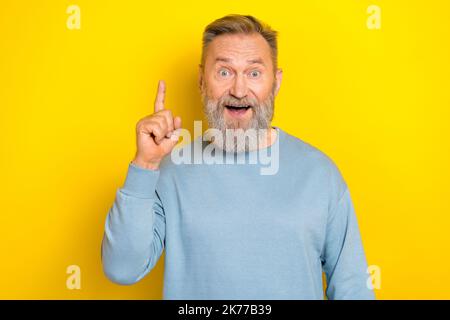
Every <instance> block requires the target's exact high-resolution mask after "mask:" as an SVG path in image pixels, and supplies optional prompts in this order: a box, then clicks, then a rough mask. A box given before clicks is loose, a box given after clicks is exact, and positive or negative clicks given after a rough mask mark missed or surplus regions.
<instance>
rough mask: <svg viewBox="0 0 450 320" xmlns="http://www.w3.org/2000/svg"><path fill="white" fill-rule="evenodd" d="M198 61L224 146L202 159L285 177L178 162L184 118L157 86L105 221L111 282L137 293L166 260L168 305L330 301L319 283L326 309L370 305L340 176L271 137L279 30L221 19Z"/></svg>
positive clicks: (292, 143)
mask: <svg viewBox="0 0 450 320" xmlns="http://www.w3.org/2000/svg"><path fill="white" fill-rule="evenodd" d="M201 60H202V63H201V64H200V70H199V87H200V90H201V94H202V99H203V105H204V111H205V114H206V116H207V118H208V121H209V126H210V127H211V128H213V129H216V130H218V131H219V132H221V133H223V138H224V139H223V140H222V139H221V137H220V135H216V136H215V139H211V140H210V141H209V143H208V140H206V141H202V140H200V141H201V143H202V148H205V147H208V145H209V146H210V145H217V146H219V147H220V148H217V149H216V150H215V153H217V152H218V150H223V154H224V155H227V156H228V155H230V154H231V155H233V156H237V157H239V156H242V155H245V156H249V155H254V154H255V153H256V152H259V151H261V150H265V151H270V152H271V153H273V154H274V155H276V156H277V157H278V162H279V164H278V169H277V171H276V172H275V173H273V174H268V175H264V174H261V172H260V170H259V169H260V166H261V164H259V163H257V164H223V163H222V164H220V163H219V164H218V163H214V164H210V163H204V162H201V163H194V164H191V163H181V164H176V163H174V161H172V157H171V155H172V153H173V151H174V150H175V149H176V148H175V149H174V147H175V145H176V144H177V141H178V137H179V132H180V130H181V119H180V118H179V117H173V115H172V113H171V112H170V110H168V109H165V106H164V95H165V83H164V82H163V81H160V82H159V86H158V92H157V96H156V100H155V105H154V113H153V114H152V115H149V116H147V117H145V118H143V119H141V120H140V121H139V122H138V123H137V126H136V134H137V152H136V155H135V158H134V159H133V161H132V162H131V163H130V164H129V167H128V173H127V177H126V180H125V183H124V186H123V188H121V189H119V190H118V191H117V194H116V200H115V202H114V204H113V206H112V208H111V209H110V212H109V213H108V216H107V218H106V224H105V234H104V239H103V242H102V263H103V269H104V272H105V274H106V275H107V276H108V278H109V279H111V280H112V281H114V282H116V283H119V284H124V285H129V284H133V283H136V282H137V281H139V280H141V279H142V278H143V277H144V276H145V275H146V274H148V272H150V271H151V270H152V268H153V267H154V266H155V264H156V263H157V261H158V259H159V257H160V256H161V254H162V251H163V250H164V249H165V272H164V292H163V296H164V299H323V298H324V294H323V290H322V289H323V284H322V272H325V275H326V281H327V289H326V292H325V294H326V296H327V298H328V299H374V294H373V291H372V289H369V288H368V286H367V285H366V283H367V278H368V274H367V273H366V269H367V264H366V258H365V254H364V251H363V247H362V242H361V238H360V234H359V230H358V224H357V219H356V216H355V212H354V209H353V206H352V201H351V198H350V194H349V190H348V187H347V185H346V182H345V181H344V179H343V177H342V176H341V174H340V172H339V170H338V168H337V167H336V166H335V164H334V163H333V161H332V160H331V159H330V158H329V157H328V156H326V155H325V154H324V153H322V152H321V151H319V150H318V149H316V148H315V147H313V146H311V145H310V144H308V143H306V142H304V141H302V140H300V139H298V138H296V137H294V136H292V135H290V134H288V133H286V132H285V131H283V130H282V129H281V128H278V127H273V126H271V120H272V117H273V109H274V97H275V96H276V95H277V94H278V91H279V89H280V84H281V79H282V70H281V69H279V68H278V67H277V41H276V31H274V30H272V29H271V28H270V27H269V26H267V25H266V24H263V23H261V22H260V21H258V20H257V19H255V18H254V17H252V16H242V15H228V16H225V17H223V18H221V19H218V20H216V21H214V22H213V23H211V24H210V25H208V26H207V27H206V29H205V32H204V35H203V53H202V59H201ZM232 129H236V130H239V129H240V130H252V129H256V130H259V129H260V130H261V132H263V135H258V136H255V135H253V136H252V135H250V138H249V139H246V140H245V143H244V144H242V143H240V144H239V143H236V141H235V138H234V137H233V139H232V141H231V140H230V139H229V138H228V136H227V135H226V134H225V131H227V130H232ZM255 138H256V140H257V144H256V147H255V144H254V143H253V144H252V143H250V142H252V141H253V142H254V141H255ZM261 138H262V139H261ZM200 139H202V138H201V137H200ZM227 139H228V140H227ZM225 141H226V142H227V143H224V142H225ZM204 142H206V143H204ZM194 143H195V142H194ZM192 145H193V144H192V143H191V144H188V145H185V146H184V147H182V150H184V151H188V150H191V149H190V148H191V147H192ZM169 154H170V155H169Z"/></svg>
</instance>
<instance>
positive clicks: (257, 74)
mask: <svg viewBox="0 0 450 320" xmlns="http://www.w3.org/2000/svg"><path fill="white" fill-rule="evenodd" d="M260 74H261V72H260V71H258V70H253V71H251V72H250V77H251V78H258V77H259V75H260Z"/></svg>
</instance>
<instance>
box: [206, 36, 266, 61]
mask: <svg viewBox="0 0 450 320" xmlns="http://www.w3.org/2000/svg"><path fill="white" fill-rule="evenodd" d="M217 58H226V59H229V60H230V62H241V61H247V60H256V59H261V60H263V61H264V63H269V61H271V50H270V46H269V44H268V43H267V41H266V40H265V39H264V38H263V37H262V36H261V35H260V34H258V33H255V34H224V35H220V36H217V37H216V38H214V40H213V41H211V43H210V44H209V45H208V48H207V52H206V61H207V63H208V61H209V62H210V63H215V62H216V60H217Z"/></svg>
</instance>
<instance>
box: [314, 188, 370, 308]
mask: <svg viewBox="0 0 450 320" xmlns="http://www.w3.org/2000/svg"><path fill="white" fill-rule="evenodd" d="M322 266H323V270H324V272H325V275H326V279H327V289H326V292H325V294H326V296H327V298H328V299H330V300H342V299H351V300H366V299H367V300H372V299H375V295H374V292H373V289H371V288H368V286H367V279H368V277H369V274H368V273H367V262H366V257H365V254H364V249H363V245H362V241H361V236H360V232H359V229H358V222H357V219H356V215H355V211H354V208H353V204H352V200H351V197H350V193H349V190H348V188H347V187H345V191H344V193H343V195H342V196H341V197H340V199H339V200H338V202H337V204H336V205H335V206H334V207H332V208H331V209H330V214H329V217H328V223H327V234H326V240H325V246H324V250H323V255H322Z"/></svg>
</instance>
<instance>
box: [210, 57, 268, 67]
mask: <svg viewBox="0 0 450 320" xmlns="http://www.w3.org/2000/svg"><path fill="white" fill-rule="evenodd" d="M217 62H231V59H229V58H224V57H217V58H216V60H215V63H217ZM247 62H248V63H250V64H255V63H257V64H261V65H263V66H265V63H264V61H263V60H262V59H261V58H256V59H249V60H247Z"/></svg>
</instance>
